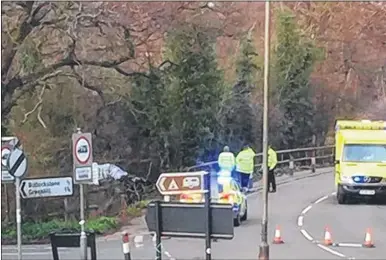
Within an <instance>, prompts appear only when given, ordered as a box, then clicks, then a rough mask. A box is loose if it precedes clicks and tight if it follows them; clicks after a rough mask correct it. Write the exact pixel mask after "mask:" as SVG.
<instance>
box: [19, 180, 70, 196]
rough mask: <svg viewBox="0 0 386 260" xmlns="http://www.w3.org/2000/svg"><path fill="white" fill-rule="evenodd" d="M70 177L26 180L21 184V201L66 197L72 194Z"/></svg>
mask: <svg viewBox="0 0 386 260" xmlns="http://www.w3.org/2000/svg"><path fill="white" fill-rule="evenodd" d="M73 186H74V185H73V182H72V178H71V177H54V178H38V179H26V180H23V181H22V182H21V186H20V193H21V196H22V197H23V199H31V198H45V197H66V196H72V195H73V193H74V189H73Z"/></svg>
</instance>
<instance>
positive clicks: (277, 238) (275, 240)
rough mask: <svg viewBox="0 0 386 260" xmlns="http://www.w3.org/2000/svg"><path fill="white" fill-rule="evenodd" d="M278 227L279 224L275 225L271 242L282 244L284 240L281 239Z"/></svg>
mask: <svg viewBox="0 0 386 260" xmlns="http://www.w3.org/2000/svg"><path fill="white" fill-rule="evenodd" d="M280 233H281V232H280V227H279V226H276V229H275V237H274V239H273V243H274V244H283V243H284V241H283V240H282V239H281V234H280Z"/></svg>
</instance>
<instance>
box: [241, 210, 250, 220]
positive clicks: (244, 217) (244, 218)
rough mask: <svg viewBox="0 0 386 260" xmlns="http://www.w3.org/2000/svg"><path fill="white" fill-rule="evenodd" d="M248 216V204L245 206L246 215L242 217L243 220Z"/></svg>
mask: <svg viewBox="0 0 386 260" xmlns="http://www.w3.org/2000/svg"><path fill="white" fill-rule="evenodd" d="M247 218H248V206H245V213H244V216H242V217H241V221H246V220H247Z"/></svg>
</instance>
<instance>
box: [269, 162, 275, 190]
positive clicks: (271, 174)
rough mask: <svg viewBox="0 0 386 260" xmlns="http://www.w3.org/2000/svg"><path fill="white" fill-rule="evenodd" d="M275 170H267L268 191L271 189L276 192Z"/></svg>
mask: <svg viewBox="0 0 386 260" xmlns="http://www.w3.org/2000/svg"><path fill="white" fill-rule="evenodd" d="M275 168H276V167H275ZM275 168H273V169H272V170H268V189H270V187H272V190H276V178H275V172H274V171H275Z"/></svg>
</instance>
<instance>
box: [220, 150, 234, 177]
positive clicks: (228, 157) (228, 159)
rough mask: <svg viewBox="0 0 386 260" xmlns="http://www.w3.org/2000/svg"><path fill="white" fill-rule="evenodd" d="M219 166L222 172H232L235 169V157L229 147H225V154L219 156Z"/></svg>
mask: <svg viewBox="0 0 386 260" xmlns="http://www.w3.org/2000/svg"><path fill="white" fill-rule="evenodd" d="M217 161H218V166H219V167H220V169H221V170H228V171H230V172H232V171H233V169H234V168H235V164H236V162H235V156H234V155H233V153H232V152H230V151H229V147H228V146H225V147H224V149H223V152H222V153H220V154H219V156H218V160H217Z"/></svg>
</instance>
